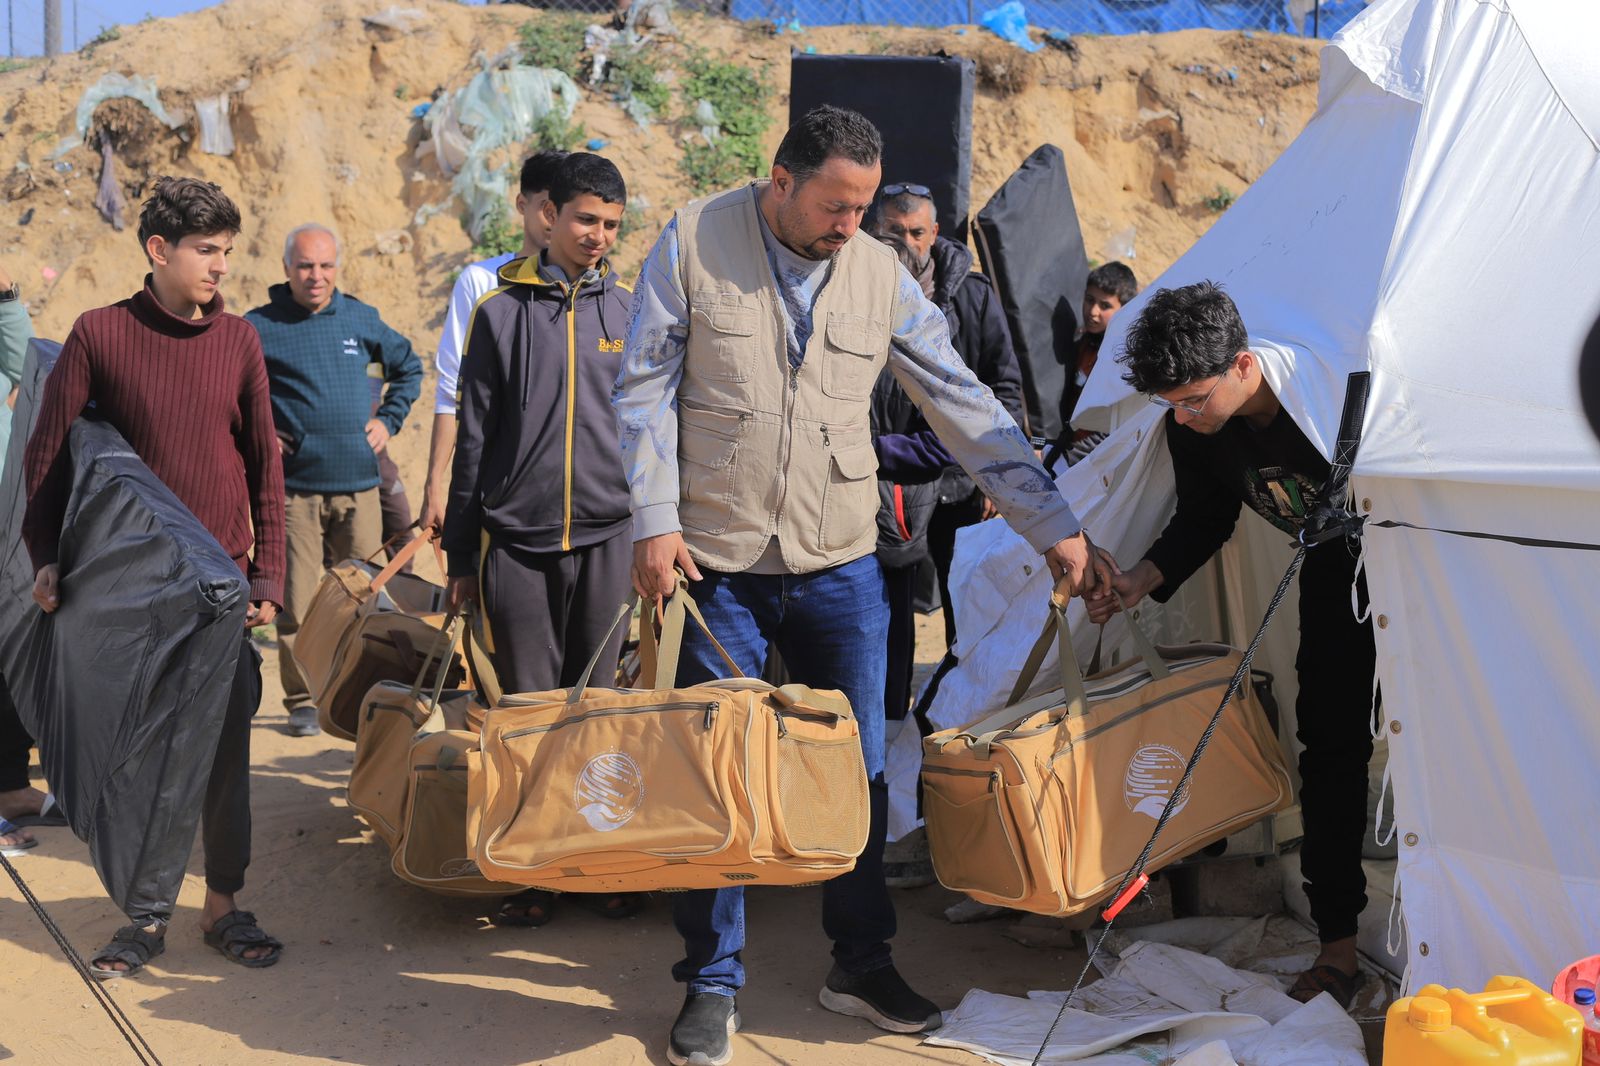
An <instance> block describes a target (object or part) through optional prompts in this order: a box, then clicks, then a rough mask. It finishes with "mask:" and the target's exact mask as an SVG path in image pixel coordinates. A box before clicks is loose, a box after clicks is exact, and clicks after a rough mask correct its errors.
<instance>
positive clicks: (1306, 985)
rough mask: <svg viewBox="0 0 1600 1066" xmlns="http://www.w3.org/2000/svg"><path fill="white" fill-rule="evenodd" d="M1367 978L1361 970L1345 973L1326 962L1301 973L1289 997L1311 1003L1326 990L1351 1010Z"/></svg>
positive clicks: (1340, 1004) (1335, 1000) (1338, 1002)
mask: <svg viewBox="0 0 1600 1066" xmlns="http://www.w3.org/2000/svg"><path fill="white" fill-rule="evenodd" d="M1366 980H1367V978H1366V975H1365V974H1363V973H1362V972H1361V971H1360V970H1357V971H1356V972H1355V973H1345V972H1344V971H1343V970H1340V969H1337V968H1335V967H1333V966H1329V965H1327V964H1326V963H1324V964H1323V965H1321V966H1313V967H1311V969H1309V970H1307V971H1306V972H1305V973H1303V974H1301V975H1300V977H1299V978H1298V979H1297V980H1296V981H1295V983H1294V987H1293V988H1291V989H1289V998H1290V999H1295V1000H1298V1001H1300V1002H1301V1003H1310V1002H1311V1001H1312V1000H1313V999H1316V998H1317V997H1318V996H1319V995H1321V994H1322V993H1324V992H1326V993H1328V995H1330V996H1332V997H1333V1000H1334V1002H1335V1003H1337V1004H1339V1006H1340V1007H1343V1008H1344V1009H1345V1010H1349V1009H1350V1001H1351V1000H1352V999H1354V998H1355V996H1356V993H1357V992H1358V991H1360V989H1361V986H1362V985H1363V984H1365V983H1366Z"/></svg>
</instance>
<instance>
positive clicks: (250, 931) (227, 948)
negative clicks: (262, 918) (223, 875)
mask: <svg viewBox="0 0 1600 1066" xmlns="http://www.w3.org/2000/svg"><path fill="white" fill-rule="evenodd" d="M205 938H206V945H207V946H208V947H213V948H216V949H217V950H218V951H220V952H222V957H223V958H225V959H227V960H228V961H229V962H236V963H238V964H239V965H240V966H248V967H250V968H251V969H252V970H260V969H264V968H265V967H268V966H271V965H273V964H274V963H276V962H277V961H278V960H279V959H281V958H282V957H283V943H282V942H281V941H279V940H278V939H277V938H276V937H270V936H268V935H267V934H266V933H264V932H262V930H261V927H260V926H259V925H257V924H256V916H255V915H254V914H251V913H250V912H249V911H229V912H228V913H227V914H224V915H223V916H222V917H221V918H218V919H217V921H216V924H215V925H213V926H212V927H211V928H210V929H208V930H206V931H205ZM251 948H267V949H268V951H267V954H265V955H257V956H255V957H254V958H252V957H251V956H249V955H246V954H245V952H247V951H249V950H250V949H251Z"/></svg>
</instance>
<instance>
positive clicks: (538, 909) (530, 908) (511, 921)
mask: <svg viewBox="0 0 1600 1066" xmlns="http://www.w3.org/2000/svg"><path fill="white" fill-rule="evenodd" d="M555 904H556V894H555V893H554V892H549V891H546V890H545V889H542V888H530V889H526V890H524V891H522V892H518V893H517V894H516V895H514V896H507V897H506V898H505V899H503V900H501V901H500V909H499V910H498V911H496V912H495V916H494V924H495V925H505V926H519V927H524V928H535V929H536V928H538V927H539V926H541V925H544V924H545V923H546V922H548V921H550V919H551V918H552V917H554V915H555V909H556V907H555Z"/></svg>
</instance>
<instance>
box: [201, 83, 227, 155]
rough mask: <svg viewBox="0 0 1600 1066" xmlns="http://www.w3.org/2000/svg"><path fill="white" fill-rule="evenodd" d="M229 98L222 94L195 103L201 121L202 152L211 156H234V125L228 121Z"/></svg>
mask: <svg viewBox="0 0 1600 1066" xmlns="http://www.w3.org/2000/svg"><path fill="white" fill-rule="evenodd" d="M229 99H230V98H229V96H228V94H227V93H222V94H220V95H218V96H213V97H210V98H208V99H199V100H196V101H195V102H194V113H195V116H196V117H197V118H198V119H199V120H200V150H201V151H202V152H205V153H207V154H209V155H232V154H233V125H232V124H231V123H230V122H229V121H228V110H229V107H230V104H229Z"/></svg>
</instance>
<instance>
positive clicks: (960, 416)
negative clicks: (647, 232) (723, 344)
mask: <svg viewBox="0 0 1600 1066" xmlns="http://www.w3.org/2000/svg"><path fill="white" fill-rule="evenodd" d="M762 237H763V239H765V240H766V241H767V243H768V252H769V258H770V259H771V260H772V262H773V266H774V271H775V272H774V281H775V283H776V285H777V287H778V289H779V293H780V295H781V297H782V300H783V305H784V312H785V317H786V318H788V319H789V321H788V323H787V325H788V326H789V327H790V328H789V330H788V333H789V343H790V345H791V346H793V345H794V344H795V343H796V337H797V335H798V336H801V337H808V336H810V334H811V323H810V321H809V318H810V309H811V308H812V307H814V306H815V304H816V295H817V293H818V292H819V291H820V290H821V288H822V286H823V285H825V284H827V279H828V277H829V275H830V274H831V271H829V270H827V269H825V267H826V266H827V264H826V263H821V264H817V265H816V266H817V268H816V269H795V270H790V269H787V267H786V266H785V264H786V262H787V261H788V260H795V261H796V266H797V267H798V266H800V264H805V265H807V266H809V262H808V261H806V260H800V259H799V257H797V256H795V255H794V253H793V252H790V251H789V250H788V249H787V248H785V247H783V246H782V245H781V244H778V242H777V241H776V239H775V238H773V237H772V236H771V235H770V234H769V233H768V232H766V229H765V227H764V226H763V232H762ZM898 270H899V275H900V287H899V289H898V290H897V291H896V293H895V300H894V308H893V311H892V322H891V323H890V333H891V335H890V346H889V370H890V371H891V372H892V373H893V374H894V376H895V379H896V380H897V381H899V383H900V387H901V388H903V389H905V391H906V395H908V396H910V397H911V399H912V401H913V402H914V403H915V404H916V405H917V406H918V407H919V408H920V409H921V410H922V413H923V416H924V417H925V418H926V419H927V421H928V424H929V425H930V426H932V427H933V430H934V432H935V433H937V434H938V436H939V440H940V441H941V442H942V443H943V444H944V445H945V447H947V448H948V449H949V450H950V453H951V454H952V455H954V456H955V458H956V461H957V462H958V463H960V464H961V466H962V467H963V468H964V469H965V470H966V471H967V473H968V474H970V475H972V479H973V481H974V482H976V483H977V485H978V487H979V488H980V489H981V490H982V491H983V494H984V495H985V496H987V497H988V498H989V499H991V500H993V501H994V504H995V506H996V507H997V508H999V510H1000V513H1001V514H1002V515H1003V516H1004V517H1005V519H1006V521H1007V522H1008V523H1009V524H1010V526H1011V528H1012V529H1014V530H1015V531H1016V532H1017V534H1018V535H1019V536H1021V537H1023V538H1024V539H1026V540H1027V541H1028V543H1029V544H1030V545H1032V546H1033V547H1034V548H1035V549H1036V550H1038V551H1040V552H1043V551H1045V550H1046V549H1048V548H1049V547H1050V546H1051V545H1053V544H1055V543H1056V542H1057V541H1060V540H1062V539H1064V538H1066V537H1070V536H1072V535H1073V534H1074V533H1076V532H1078V530H1079V529H1080V528H1081V526H1080V524H1079V522H1078V520H1077V518H1076V517H1075V516H1074V515H1073V513H1072V508H1071V507H1070V506H1068V504H1067V501H1066V500H1064V499H1063V498H1062V497H1061V493H1060V492H1059V491H1058V490H1057V489H1056V486H1055V482H1054V481H1052V480H1051V478H1050V476H1049V475H1048V474H1047V473H1045V470H1044V467H1043V466H1042V465H1040V463H1039V460H1038V458H1037V457H1036V456H1035V455H1034V452H1033V449H1032V448H1031V447H1030V446H1029V444H1028V441H1027V439H1026V438H1025V437H1024V436H1023V435H1022V431H1021V430H1019V429H1018V428H1017V424H1016V422H1015V421H1013V420H1012V418H1011V415H1010V414H1008V413H1007V412H1006V409H1005V408H1004V407H1002V406H1001V405H1000V401H998V400H996V399H995V398H994V394H993V393H992V392H990V391H989V388H988V386H986V385H984V384H983V383H982V382H981V381H979V380H978V379H977V378H976V377H975V376H974V375H973V373H972V370H971V368H969V367H968V366H967V365H966V363H965V362H963V361H962V359H961V357H960V356H959V355H957V354H956V352H955V349H953V348H952V347H951V346H950V328H949V324H948V322H947V321H946V319H945V316H944V312H942V311H940V310H939V308H938V307H937V306H936V305H935V304H933V303H932V302H931V301H930V300H928V298H927V297H925V296H923V294H922V287H921V286H920V285H918V284H917V282H916V279H914V278H913V277H912V276H911V275H910V274H909V273H907V272H906V270H905V268H904V267H899V268H898ZM688 329H689V304H688V300H687V298H686V297H685V295H684V292H683V284H682V281H681V275H680V274H679V271H678V228H677V221H676V220H674V221H672V222H669V223H668V224H667V227H666V229H664V230H662V231H661V236H660V237H659V238H658V239H657V241H656V244H655V247H654V248H652V249H651V250H650V256H649V258H647V259H646V260H645V263H644V268H643V270H642V271H641V272H640V275H639V282H638V284H637V285H636V286H635V287H634V291H633V311H632V315H631V317H630V322H629V326H628V338H627V346H626V348H625V349H624V354H623V357H622V372H621V373H620V374H619V375H618V377H617V384H616V388H615V389H614V390H613V391H612V395H611V402H612V405H613V406H614V407H615V408H616V410H617V421H618V425H619V427H620V430H621V434H622V462H623V468H624V470H625V472H626V474H627V477H628V486H629V490H630V492H631V493H632V497H633V501H632V502H633V536H634V539H635V540H643V539H645V538H646V537H655V536H660V535H661V534H663V533H675V532H679V531H681V529H682V526H681V525H680V524H679V522H678V492H679V489H678V485H679V482H678V399H677V397H678V383H679V381H680V380H682V377H683V363H684V352H685V350H686V347H687V337H688ZM793 355H794V353H793V352H791V358H792V357H793Z"/></svg>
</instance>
